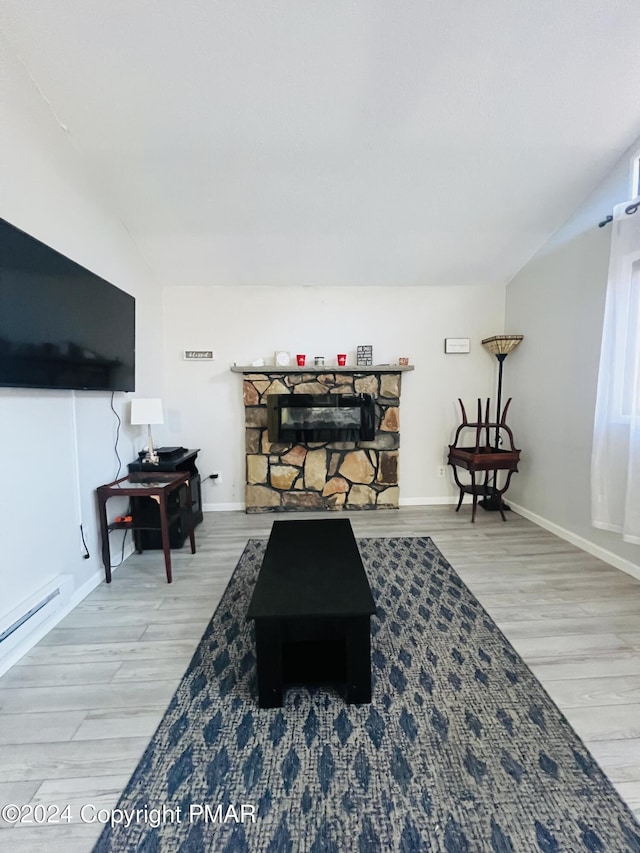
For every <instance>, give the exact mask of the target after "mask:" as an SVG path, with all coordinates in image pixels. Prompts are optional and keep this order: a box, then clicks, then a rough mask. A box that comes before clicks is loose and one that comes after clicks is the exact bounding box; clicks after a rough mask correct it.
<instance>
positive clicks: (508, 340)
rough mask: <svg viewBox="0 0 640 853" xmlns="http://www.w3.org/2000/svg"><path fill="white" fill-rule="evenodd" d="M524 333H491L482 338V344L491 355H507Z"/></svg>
mask: <svg viewBox="0 0 640 853" xmlns="http://www.w3.org/2000/svg"><path fill="white" fill-rule="evenodd" d="M523 338H524V335H493V337H491V338H484V340H483V341H482V346H483V347H484V348H485V349H487V350H489V352H490V353H492V354H493V355H509V353H510V352H513V350H514V349H515V348H516V347H517V346H518V344H519V343H520V341H521V340H522V339H523Z"/></svg>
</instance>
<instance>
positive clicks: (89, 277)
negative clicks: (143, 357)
mask: <svg viewBox="0 0 640 853" xmlns="http://www.w3.org/2000/svg"><path fill="white" fill-rule="evenodd" d="M0 386H4V387H14V388H66V389H76V390H91V391H133V390H135V299H134V298H133V296H130V295H129V294H128V293H125V292H124V291H123V290H120V289H119V288H117V287H115V285H113V284H109V282H108V281H105V280H104V279H103V278H100V276H97V275H95V274H94V273H92V272H90V271H89V270H87V269H85V268H84V267H82V266H80V264H77V263H75V262H74V261H72V260H70V259H69V258H66V257H65V256H64V255H61V254H60V253H59V252H56V251H55V250H54V249H51V248H49V246H46V245H45V244H44V243H41V242H40V241H39V240H36V239H35V237H30V236H29V235H28V234H25V232H24V231H20V229H18V228H16V227H15V226H14V225H11V224H10V223H9V222H6V221H5V220H4V219H0Z"/></svg>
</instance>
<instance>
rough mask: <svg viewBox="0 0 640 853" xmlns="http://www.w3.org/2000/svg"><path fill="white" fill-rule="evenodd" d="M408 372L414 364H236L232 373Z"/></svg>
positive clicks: (413, 368)
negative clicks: (255, 365)
mask: <svg viewBox="0 0 640 853" xmlns="http://www.w3.org/2000/svg"><path fill="white" fill-rule="evenodd" d="M407 370H415V367H414V365H413V364H403V365H399V364H369V365H367V366H365V365H360V364H359V365H347V366H346V367H335V366H333V365H331V364H325V365H322V366H321V367H316V366H315V365H309V366H308V367H306V366H305V367H298V366H297V364H290V365H287V366H286V367H278V365H275V364H263V365H261V366H257V367H254V366H250V365H243V366H238V365H236V364H234V365H233V367H232V368H231V372H232V373H357V374H358V375H360V374H364V373H402V372H404V371H407Z"/></svg>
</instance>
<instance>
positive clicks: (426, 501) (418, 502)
mask: <svg viewBox="0 0 640 853" xmlns="http://www.w3.org/2000/svg"><path fill="white" fill-rule="evenodd" d="M457 502H458V498H454V497H452V496H451V495H445V496H439V497H436V498H400V501H399V504H400V506H439V505H442V504H455V503H457Z"/></svg>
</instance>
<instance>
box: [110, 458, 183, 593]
mask: <svg viewBox="0 0 640 853" xmlns="http://www.w3.org/2000/svg"><path fill="white" fill-rule="evenodd" d="M190 476H191V474H190V472H189V471H176V472H170V471H163V472H160V471H159V472H157V473H156V472H151V471H140V472H133V473H131V474H129V476H128V477H121V478H120V479H119V480H114V481H113V483H107V484H106V485H104V486H98V488H97V489H96V494H97V498H98V514H99V516H100V532H101V534H102V562H103V563H104V574H105V580H106V582H107V583H111V551H110V548H109V533H110V532H111V531H112V530H133V531H135V530H149V529H152V530H157V529H158V528H157V525H156V526H153V527H150V526H149V525H146V524H136V523H135V521H134V520H133V518H132V520H131V521H113V522H111V523H109V522H108V521H107V501H108V500H109V498H114V497H129V498H134V497H135V498H140V497H150V498H153V499H154V500H155V501H157V502H158V508H159V515H160V519H159V520H160V531H161V534H162V550H163V551H164V565H165V569H166V572H167V583H171V581H172V575H171V550H170V542H169V526H170V524H171V522H172V521H173V518H172V517H171V513H170V512H169V511H168V509H167V495H168V494H170V493H171V492H172V491H173V490H174V489H179V488H180V487H181V486H184V485H187V486H188V485H189V478H190ZM185 493H186V499H187V507H188V509H189V512H188V518H189V519H190V521H189V541H190V542H191V553H192V554H195V553H196V540H195V536H194V534H193V513H192V508H191V506H192V505H191V489H190V488H187V489H186V490H185ZM176 512H178V513H179V512H180V510H179V509H178V510H176Z"/></svg>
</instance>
